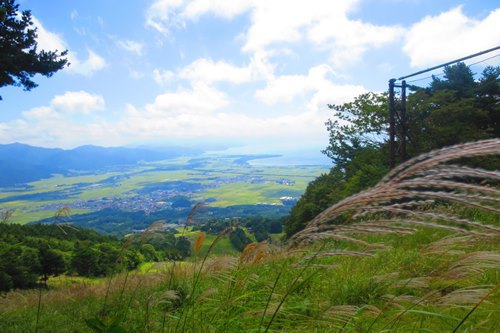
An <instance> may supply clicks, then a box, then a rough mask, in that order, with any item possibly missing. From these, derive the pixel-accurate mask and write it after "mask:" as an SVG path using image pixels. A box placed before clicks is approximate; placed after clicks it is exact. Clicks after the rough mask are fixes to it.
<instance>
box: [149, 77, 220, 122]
mask: <svg viewBox="0 0 500 333" xmlns="http://www.w3.org/2000/svg"><path fill="white" fill-rule="evenodd" d="M228 105H229V100H228V98H227V96H226V95H225V94H224V93H223V92H221V91H219V90H217V89H215V88H213V87H210V86H208V85H206V84H204V83H196V84H193V87H192V89H190V90H182V89H181V90H178V91H176V92H168V93H165V94H162V95H159V96H157V97H156V98H155V101H154V103H151V104H148V105H146V107H145V110H146V111H147V116H148V117H158V116H159V117H163V116H172V115H186V114H191V115H203V114H207V113H211V112H213V111H215V110H218V109H222V108H224V107H226V106H228Z"/></svg>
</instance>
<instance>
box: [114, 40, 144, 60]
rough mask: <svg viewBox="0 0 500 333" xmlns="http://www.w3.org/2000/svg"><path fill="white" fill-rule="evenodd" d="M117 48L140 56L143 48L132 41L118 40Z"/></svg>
mask: <svg viewBox="0 0 500 333" xmlns="http://www.w3.org/2000/svg"><path fill="white" fill-rule="evenodd" d="M117 44H118V46H120V47H121V48H122V49H124V50H126V51H128V52H130V53H134V54H135V55H138V56H141V55H142V50H143V48H144V45H143V44H141V43H139V42H136V41H133V40H119V41H118V42H117Z"/></svg>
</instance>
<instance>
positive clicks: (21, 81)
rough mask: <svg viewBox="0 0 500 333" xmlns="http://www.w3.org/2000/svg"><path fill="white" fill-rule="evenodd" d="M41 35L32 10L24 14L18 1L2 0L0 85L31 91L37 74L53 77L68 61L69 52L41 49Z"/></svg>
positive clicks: (0, 8) (34, 85) (0, 7)
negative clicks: (38, 33) (38, 44)
mask: <svg viewBox="0 0 500 333" xmlns="http://www.w3.org/2000/svg"><path fill="white" fill-rule="evenodd" d="M37 37H38V36H37V34H36V28H35V27H34V26H33V22H32V19H31V12H30V11H29V10H25V11H22V12H21V13H20V12H19V5H18V4H16V3H15V0H0V50H1V51H0V87H4V86H9V85H13V86H19V87H20V86H22V87H23V88H24V90H31V89H33V88H35V87H36V86H37V84H36V83H35V82H33V81H32V80H31V78H32V77H33V76H35V75H36V74H41V75H43V76H46V77H50V76H52V74H54V73H55V72H57V71H58V70H60V69H62V68H63V67H64V66H66V64H68V60H67V59H66V58H65V56H66V55H67V51H62V52H58V50H55V51H45V50H40V51H38V50H37V41H36V39H37ZM1 99H2V97H1V96H0V100H1Z"/></svg>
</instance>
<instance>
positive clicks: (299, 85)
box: [255, 64, 365, 109]
mask: <svg viewBox="0 0 500 333" xmlns="http://www.w3.org/2000/svg"><path fill="white" fill-rule="evenodd" d="M328 75H335V73H334V71H333V69H332V68H331V67H330V66H328V65H325V64H323V65H319V66H316V67H313V68H311V69H309V72H308V75H283V76H280V77H278V78H276V79H274V80H271V81H269V82H268V84H267V86H266V87H265V88H264V89H260V90H257V91H256V93H255V97H256V98H257V99H259V100H260V101H262V102H264V103H266V104H269V105H272V104H275V103H279V102H291V101H292V100H293V99H294V98H295V97H298V96H305V95H306V94H308V93H310V92H314V96H313V98H312V100H311V103H312V104H310V105H314V109H317V108H318V106H319V105H320V103H323V102H324V103H323V104H322V105H326V103H344V102H347V101H348V100H350V99H352V98H353V97H355V96H357V95H359V94H360V93H362V92H364V91H365V90H364V88H363V87H361V86H354V85H335V84H333V83H332V82H331V81H330V80H328V78H327V76H328ZM322 96H324V97H322Z"/></svg>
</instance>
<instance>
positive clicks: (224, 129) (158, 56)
mask: <svg viewBox="0 0 500 333" xmlns="http://www.w3.org/2000/svg"><path fill="white" fill-rule="evenodd" d="M18 2H19V4H20V6H21V9H30V10H31V11H32V15H33V18H34V23H35V25H36V26H37V27H38V34H39V47H40V48H43V49H46V50H54V49H59V50H62V49H68V50H69V60H70V62H71V65H70V66H69V67H68V68H66V69H64V70H63V71H60V72H57V73H56V74H55V75H54V76H53V77H51V78H48V79H47V78H44V77H38V76H37V77H35V81H36V82H37V83H39V87H37V88H36V89H34V90H32V91H30V92H25V91H22V89H20V88H17V87H6V88H2V89H1V90H0V95H1V96H2V97H3V101H0V143H11V142H23V143H28V144H32V145H38V146H44V147H63V148H72V147H76V146H79V145H84V144H95V145H101V146H119V145H129V146H130V145H142V144H156V145H183V144H190V145H191V144H196V143H200V142H201V143H204V144H223V145H225V146H228V147H238V149H240V150H241V151H245V150H246V151H254V152H256V151H261V152H273V151H279V150H280V149H289V148H294V149H308V147H319V148H322V147H324V146H326V145H327V142H328V134H327V132H326V128H325V126H324V122H325V121H326V120H327V119H328V118H329V117H331V116H332V115H331V112H330V111H329V110H328V108H327V107H326V104H327V103H329V104H334V103H337V104H339V103H343V102H347V101H349V100H352V99H353V98H354V97H355V96H357V95H359V94H360V93H362V92H365V91H383V90H385V89H386V87H387V81H388V79H389V78H391V77H399V76H401V75H404V74H409V73H412V72H415V71H417V70H420V69H424V68H426V67H430V66H433V65H437V64H440V63H443V62H446V61H449V60H453V59H455V58H459V57H462V56H466V55H468V54H471V53H475V52H478V51H482V50H484V49H489V48H492V47H495V46H498V45H500V6H499V3H498V1H493V0H491V1H490V0H482V1H477V0H471V1H452V0H439V1H438V0H336V1H333V0H331V1H329V0H307V1H305V0H304V1H303V0H192V1H185V0H156V1H153V0H136V1H117V0H105V1H102V0H86V1H67V0H50V1H46V0H18ZM491 55H495V54H494V53H493V54H489V55H487V56H484V57H483V58H476V59H473V60H471V61H469V63H473V62H477V61H479V60H481V59H484V58H486V57H491ZM499 59H500V57H497V58H494V59H491V60H489V61H486V62H483V63H481V64H478V65H475V66H474V67H472V68H473V70H474V71H475V72H480V71H481V70H482V66H484V65H486V64H490V65H499ZM436 73H437V74H439V71H438V72H436Z"/></svg>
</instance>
